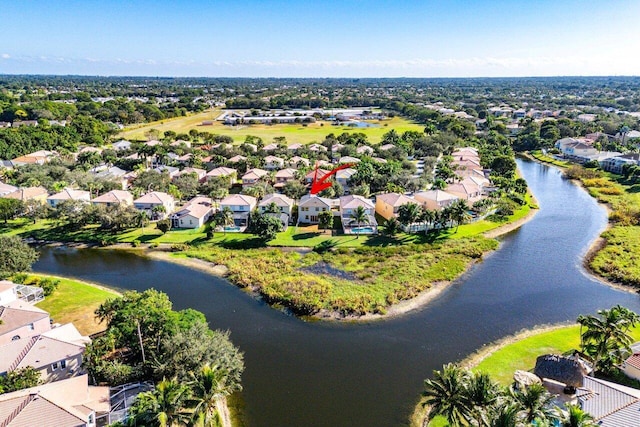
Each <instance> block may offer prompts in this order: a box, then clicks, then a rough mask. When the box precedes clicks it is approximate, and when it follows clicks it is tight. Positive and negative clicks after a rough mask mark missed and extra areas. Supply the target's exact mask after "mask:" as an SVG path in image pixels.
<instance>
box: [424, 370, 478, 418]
mask: <svg viewBox="0 0 640 427" xmlns="http://www.w3.org/2000/svg"><path fill="white" fill-rule="evenodd" d="M433 376H434V378H433V379H429V380H425V381H424V388H425V390H424V392H422V396H423V397H424V398H425V399H424V402H423V406H429V415H428V419H429V420H432V419H433V418H434V417H435V416H437V415H442V416H443V417H445V418H446V419H447V421H448V422H449V424H450V425H451V426H453V427H457V426H461V425H466V424H467V421H466V420H468V419H469V418H470V415H471V408H470V407H469V401H468V399H467V396H466V394H467V393H466V387H467V382H468V373H467V371H465V370H464V369H462V368H459V367H458V366H456V365H454V364H452V363H449V364H447V365H444V366H443V367H442V371H434V372H433Z"/></svg>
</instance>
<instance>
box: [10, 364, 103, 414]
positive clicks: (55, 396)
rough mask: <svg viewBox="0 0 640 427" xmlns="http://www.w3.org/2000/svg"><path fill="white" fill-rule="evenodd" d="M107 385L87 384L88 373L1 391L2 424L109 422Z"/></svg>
mask: <svg viewBox="0 0 640 427" xmlns="http://www.w3.org/2000/svg"><path fill="white" fill-rule="evenodd" d="M109 394H110V391H109V387H95V386H90V385H89V378H88V376H87V375H81V376H76V377H73V378H69V379H66V380H62V381H56V382H53V383H47V384H41V385H38V386H36V387H31V388H27V389H24V390H18V391H14V392H12V393H6V394H2V395H0V425H1V426H3V427H33V426H56V427H96V426H97V425H107V424H109V419H108V418H109V412H110V410H111V403H110V396H109Z"/></svg>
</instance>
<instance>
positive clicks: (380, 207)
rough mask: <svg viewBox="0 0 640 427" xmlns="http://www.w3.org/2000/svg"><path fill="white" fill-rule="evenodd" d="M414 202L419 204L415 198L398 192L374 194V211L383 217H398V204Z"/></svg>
mask: <svg viewBox="0 0 640 427" xmlns="http://www.w3.org/2000/svg"><path fill="white" fill-rule="evenodd" d="M409 203H415V204H418V205H419V204H420V203H419V202H417V201H416V200H415V199H413V198H411V197H409V196H406V195H404V194H399V193H385V194H378V195H377V196H376V213H377V214H378V215H380V216H381V217H383V218H384V219H391V218H397V217H398V209H400V206H403V205H406V204H409Z"/></svg>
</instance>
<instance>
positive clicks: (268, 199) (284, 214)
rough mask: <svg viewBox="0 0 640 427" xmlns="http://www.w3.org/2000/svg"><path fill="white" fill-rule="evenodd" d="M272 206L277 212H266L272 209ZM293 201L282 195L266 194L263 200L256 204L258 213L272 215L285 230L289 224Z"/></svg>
mask: <svg viewBox="0 0 640 427" xmlns="http://www.w3.org/2000/svg"><path fill="white" fill-rule="evenodd" d="M272 204H273V205H275V207H276V209H277V212H272V213H268V212H266V211H267V210H268V209H270V208H271V207H272ZM293 204H294V202H293V200H292V199H290V198H289V197H287V196H285V195H284V194H277V193H273V194H267V195H265V196H264V198H263V199H262V200H261V201H260V203H258V210H259V211H260V213H263V214H264V213H266V215H273V216H275V217H277V218H279V219H280V221H281V222H282V226H283V227H284V229H285V230H286V229H287V226H288V225H289V222H290V221H291V213H292V211H293Z"/></svg>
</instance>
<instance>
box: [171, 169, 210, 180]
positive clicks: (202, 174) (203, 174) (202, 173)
mask: <svg viewBox="0 0 640 427" xmlns="http://www.w3.org/2000/svg"><path fill="white" fill-rule="evenodd" d="M187 174H195V175H196V178H197V179H198V182H204V181H205V180H206V179H207V171H206V170H204V169H200V168H184V169H182V170H181V171H180V172H178V173H177V174H176V176H175V177H174V178H177V177H179V176H182V175H187Z"/></svg>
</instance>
